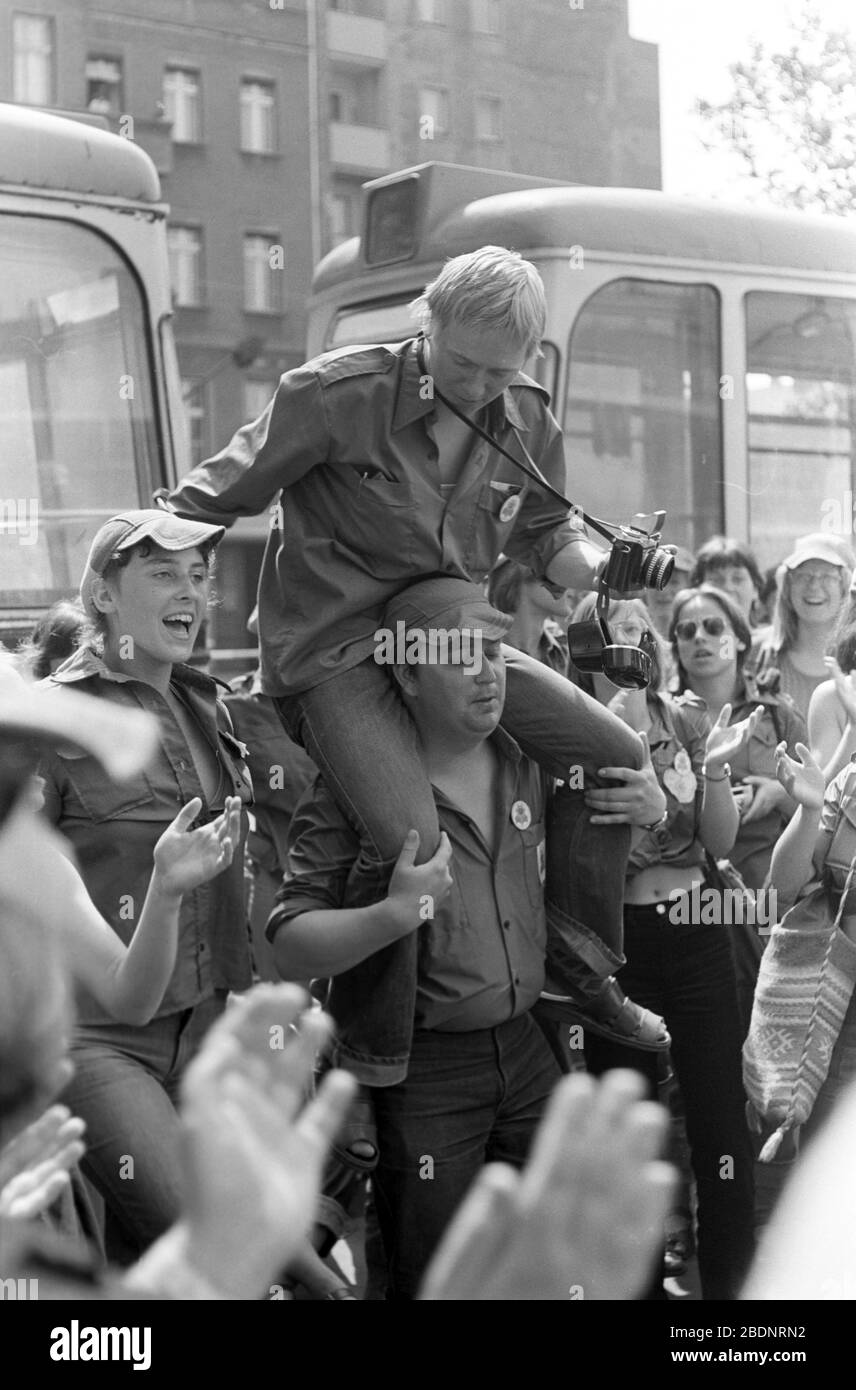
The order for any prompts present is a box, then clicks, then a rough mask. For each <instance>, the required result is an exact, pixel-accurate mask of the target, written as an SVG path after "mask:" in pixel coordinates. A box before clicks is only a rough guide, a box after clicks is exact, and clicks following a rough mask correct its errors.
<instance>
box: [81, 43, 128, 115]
mask: <svg viewBox="0 0 856 1390" xmlns="http://www.w3.org/2000/svg"><path fill="white" fill-rule="evenodd" d="M85 74H86V109H87V111H93V112H95V113H96V114H97V115H99V116H118V115H120V113H121V112H122V110H123V101H122V62H121V59H119V58H99V57H90V58H87V60H86V69H85Z"/></svg>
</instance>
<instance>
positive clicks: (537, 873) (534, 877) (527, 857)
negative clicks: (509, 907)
mask: <svg viewBox="0 0 856 1390" xmlns="http://www.w3.org/2000/svg"><path fill="white" fill-rule="evenodd" d="M518 833H519V835H520V838H521V840H522V841H523V872H524V876H525V879H526V891H527V892H528V894H529V901H530V902H531V904H532V906H533V907H541V906H543V903H544V880H545V879H546V877H547V837H546V832H545V829H544V822H543V821H535V822H534V823H533V824H532V825H529V826H527V827H526V829H525V830H520V831H519V832H518Z"/></svg>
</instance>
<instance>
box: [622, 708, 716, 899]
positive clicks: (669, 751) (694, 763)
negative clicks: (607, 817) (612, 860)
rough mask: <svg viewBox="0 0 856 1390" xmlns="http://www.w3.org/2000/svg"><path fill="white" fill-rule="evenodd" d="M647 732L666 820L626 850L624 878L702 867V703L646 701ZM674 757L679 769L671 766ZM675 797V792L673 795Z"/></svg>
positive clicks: (705, 730)
mask: <svg viewBox="0 0 856 1390" xmlns="http://www.w3.org/2000/svg"><path fill="white" fill-rule="evenodd" d="M648 708H649V711H650V713H651V720H652V722H651V728H650V729H649V731H648V743H649V746H650V748H651V762H652V763H653V765H654V771H655V772H656V774H657V781H658V782H659V783H660V786H661V787H662V788H663V791H664V792H665V793H666V809H667V811H668V816H669V819H668V821H667V823H666V824H665V825H664V826H663V827H662V828H661V829H659V830H646V831H643V833H642V835H641V837H640V838H639V839H638V840H636V841H635V842H634V844H633V847H632V849H631V851H630V858H629V860H628V864H627V877H628V878H632V877H633V876H634V875H635V874H638V873H639V872H640V870H641V869H647V868H650V866H651V865H653V864H672V865H674V867H675V868H682V869H683V868H695V867H696V866H697V865H703V864H704V863H705V852H704V845H703V844H702V843H701V840H700V839H699V838H698V821H699V815H700V812H701V801H702V780H701V769H702V763H703V762H704V754H705V747H706V744H707V736H708V734H709V733H710V727H711V725H710V719H709V717H708V714H707V711H706V709H705V705H704V701H703V700H700V699H699V698H698V697H697V696H696V695H691V694H689V693H687V694H683V695H669V696H662V695H658V696H655V697H654V698H653V700H649V704H648ZM686 758H688V759H689V763H690V768H691V773H690V774H689V776H688V777H687V778H686V780H685V781H684V779H682V778H680V777H679V775H678V768H680V766H681V765H683V764H684V762H685V759H686ZM676 759H677V760H678V768H676ZM676 793H679V794H676Z"/></svg>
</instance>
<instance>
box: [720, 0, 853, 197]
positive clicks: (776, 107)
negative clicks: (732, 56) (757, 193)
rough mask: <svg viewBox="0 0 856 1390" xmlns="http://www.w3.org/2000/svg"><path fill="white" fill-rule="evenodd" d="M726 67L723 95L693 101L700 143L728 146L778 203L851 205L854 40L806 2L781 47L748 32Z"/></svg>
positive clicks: (769, 195)
mask: <svg viewBox="0 0 856 1390" xmlns="http://www.w3.org/2000/svg"><path fill="white" fill-rule="evenodd" d="M730 72H731V77H732V80H733V83H734V90H733V93H732V95H731V97H730V98H729V100H728V101H726V102H723V103H722V104H721V105H719V106H716V105H712V104H711V103H710V102H705V101H700V102H699V105H698V109H699V114H700V115H701V117H702V120H703V121H704V123H705V125H706V127H707V130H708V131H709V132H710V134H711V136H712V137H713V138H708V139H705V138H704V137H703V143H704V144H705V147H706V148H707V149H708V150H715V149H722V148H723V147H725V148H726V149H730V150H731V151H732V152H733V153H734V154H735V155H736V156H737V157H738V159H739V160H740V162H741V164H742V167H743V170H744V172H745V173H747V174H748V175H749V176H750V177H751V178H753V179H755V180H757V181H758V183H759V184H760V186H761V187H762V188H763V190H764V192H765V194H766V196H767V197H768V198H769V199H770V200H771V201H772V202H774V203H778V204H779V205H780V206H782V207H789V208H800V209H803V210H807V211H811V212H833V213H839V214H842V215H845V214H848V213H852V212H854V211H856V39H854V37H853V36H852V35H850V34H849V33H848V32H846V31H845V30H841V29H830V28H828V27H827V26H826V25H825V24H824V21H823V19H822V17H821V15H820V14H819V13H818V10H817V8H816V7H815V5H813V4H808V5H806V6H805V7H804V9H803V10H802V11H801V13H800V14H799V16H798V17H797V18H795V19H794V20H793V21H792V32H791V34H790V35H789V36H788V40H787V42H786V43H785V44H783V45H781V48H780V49H778V50H777V49H773V48H771V47H768V46H767V45H766V44H765V43H764V41H763V40H761V39H757V38H756V39H753V40H752V43H751V47H750V54H749V58H748V59H747V60H746V61H745V62H741V63H733V64H732V65H731V68H730Z"/></svg>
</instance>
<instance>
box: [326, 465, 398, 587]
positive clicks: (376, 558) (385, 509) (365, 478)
mask: <svg viewBox="0 0 856 1390" xmlns="http://www.w3.org/2000/svg"><path fill="white" fill-rule="evenodd" d="M372 468H373V465H371V464H369V463H366V464H350V463H346V464H342V465H341V466H340V467H339V468H338V469H337V472H336V483H337V485H338V486H339V488H340V489H341V491H342V492H343V493H344V498H343V502H344V505H342V506H340V507H338V508H337V509H336V513H335V514H336V516H337V520H336V522H335V524H334V528H333V529H334V534H335V538H336V540H337V541H338V542H339V543H340V544H341V545H343V546H345V547H347V548H348V549H349V550H353V551H355V552H356V553H358V554H359V555H361V556H365V557H367V558H369V559H370V560H371V572H372V574H374V575H375V576H376V577H377V578H384V577H385V576H386V575H387V574H389V575H391V576H393V577H398V575H400V574H401V573H402V572H405V571H406V570H407V569H408V568H409V566H410V565H411V563H412V560H413V545H414V535H413V532H414V518H415V503H414V500H413V493H412V490H411V488H410V485H409V483H407V482H404V481H398V480H395V479H392V478H387V477H383V476H381V475H380V474H379V473H372V471H371V470H372Z"/></svg>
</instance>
